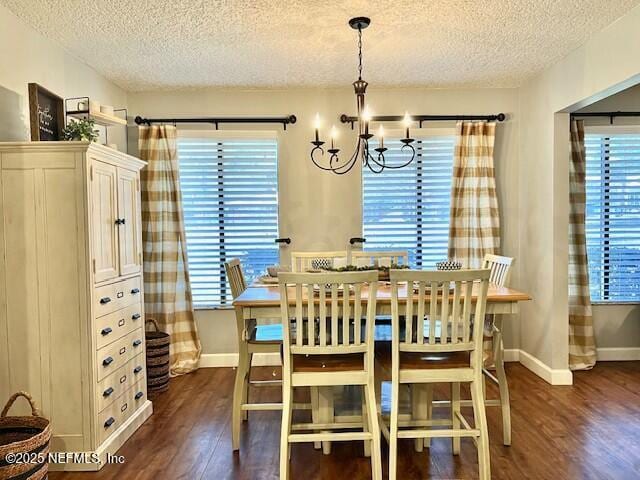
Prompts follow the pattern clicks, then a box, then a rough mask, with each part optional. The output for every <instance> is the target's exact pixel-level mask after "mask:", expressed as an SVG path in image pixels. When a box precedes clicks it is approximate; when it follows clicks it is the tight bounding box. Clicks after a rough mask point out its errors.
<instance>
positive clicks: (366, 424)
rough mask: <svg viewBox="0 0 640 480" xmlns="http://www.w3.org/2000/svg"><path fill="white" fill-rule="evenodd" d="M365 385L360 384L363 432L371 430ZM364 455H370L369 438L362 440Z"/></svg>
mask: <svg viewBox="0 0 640 480" xmlns="http://www.w3.org/2000/svg"><path fill="white" fill-rule="evenodd" d="M366 388H367V387H366V386H365V385H363V386H362V392H361V395H362V398H361V402H360V403H361V404H362V430H364V431H365V432H371V431H372V430H371V429H370V425H369V423H370V422H369V418H368V416H369V412H368V404H367V401H368V399H367V394H366ZM364 456H365V457H370V456H371V441H370V440H365V441H364ZM372 461H373V459H372Z"/></svg>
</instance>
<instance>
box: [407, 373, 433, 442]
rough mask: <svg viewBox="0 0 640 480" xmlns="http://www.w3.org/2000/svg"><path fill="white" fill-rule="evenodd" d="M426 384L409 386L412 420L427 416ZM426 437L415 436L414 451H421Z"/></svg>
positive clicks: (424, 418)
mask: <svg viewBox="0 0 640 480" xmlns="http://www.w3.org/2000/svg"><path fill="white" fill-rule="evenodd" d="M428 388H429V386H428V385H421V384H417V383H416V384H412V385H410V386H409V390H410V394H411V418H413V419H414V420H427V419H428V418H429V410H428V408H429V401H428V393H427V389H428ZM427 440H428V439H426V438H416V439H415V440H414V441H413V443H414V445H413V447H414V449H415V451H416V452H422V449H423V447H425V446H426V447H428V446H429V445H426V443H427V442H426V441H427Z"/></svg>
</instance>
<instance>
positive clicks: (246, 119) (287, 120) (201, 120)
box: [133, 115, 298, 130]
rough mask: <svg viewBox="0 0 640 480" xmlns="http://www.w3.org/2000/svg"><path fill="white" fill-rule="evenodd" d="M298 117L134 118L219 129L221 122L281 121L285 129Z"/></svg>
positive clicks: (146, 121)
mask: <svg viewBox="0 0 640 480" xmlns="http://www.w3.org/2000/svg"><path fill="white" fill-rule="evenodd" d="M297 120H298V119H297V118H296V116H295V115H288V116H286V117H195V118H144V117H141V116H139V115H138V116H137V117H136V118H134V119H133V121H134V122H136V124H137V125H143V124H144V125H151V124H152V123H174V124H175V123H211V124H213V125H215V127H216V130H218V125H219V124H221V123H279V124H281V125H282V126H283V127H284V129H285V130H286V129H287V125H290V124H291V125H293V124H294V123H296V121H297Z"/></svg>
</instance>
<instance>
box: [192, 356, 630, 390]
mask: <svg viewBox="0 0 640 480" xmlns="http://www.w3.org/2000/svg"><path fill="white" fill-rule="evenodd" d="M638 355H640V349H638ZM504 361H505V362H520V363H521V364H522V365H524V366H525V367H526V368H528V369H529V370H531V371H532V372H533V373H535V374H536V375H538V376H539V377H540V378H542V379H543V380H545V381H546V382H548V383H550V384H551V385H572V384H573V375H572V373H571V370H569V369H566V370H563V369H552V368H550V367H548V366H547V365H546V364H544V363H542V362H541V361H540V360H538V359H537V358H536V357H534V356H533V355H530V354H528V353H527V352H524V351H522V350H519V349H517V348H512V349H505V351H504ZM237 365H238V354H237V353H205V354H203V355H202V356H201V357H200V368H219V367H236V366H237ZM253 365H254V366H257V367H263V366H269V367H271V366H276V365H280V354H278V353H255V354H254V355H253Z"/></svg>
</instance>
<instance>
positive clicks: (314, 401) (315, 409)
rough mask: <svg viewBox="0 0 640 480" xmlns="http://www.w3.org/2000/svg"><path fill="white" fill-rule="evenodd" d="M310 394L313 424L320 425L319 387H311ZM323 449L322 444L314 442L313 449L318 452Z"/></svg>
mask: <svg viewBox="0 0 640 480" xmlns="http://www.w3.org/2000/svg"><path fill="white" fill-rule="evenodd" d="M309 394H310V395H311V421H312V422H313V423H320V406H319V405H318V403H319V399H318V397H319V395H320V394H319V393H318V387H309ZM320 447H322V443H321V442H313V448H315V449H316V450H320Z"/></svg>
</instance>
